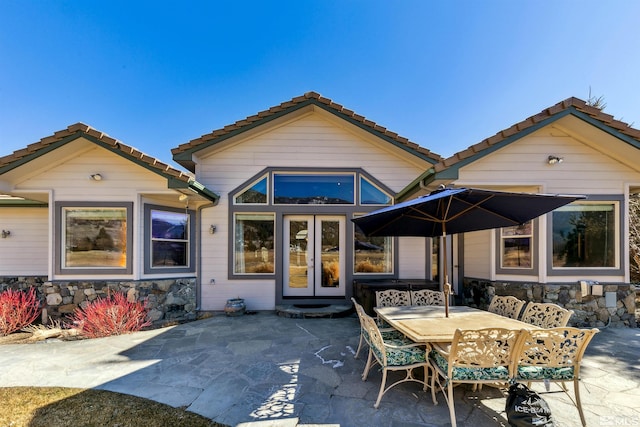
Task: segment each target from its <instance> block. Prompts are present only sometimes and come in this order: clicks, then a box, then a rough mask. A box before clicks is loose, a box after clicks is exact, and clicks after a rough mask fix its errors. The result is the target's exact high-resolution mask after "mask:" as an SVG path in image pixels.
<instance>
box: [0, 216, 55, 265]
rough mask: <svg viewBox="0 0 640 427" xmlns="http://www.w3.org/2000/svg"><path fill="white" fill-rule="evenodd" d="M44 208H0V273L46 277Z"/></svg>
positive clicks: (46, 236)
mask: <svg viewBox="0 0 640 427" xmlns="http://www.w3.org/2000/svg"><path fill="white" fill-rule="evenodd" d="M48 218H49V214H48V209H47V208H1V209H0V224H1V228H2V230H7V231H10V232H11V235H10V236H8V237H7V238H4V239H2V238H0V276H23V275H24V276H41V275H42V276H46V275H47V273H48V270H47V269H48V262H47V257H48V253H49V250H48V246H49V232H48V229H49V226H48V221H49V220H48Z"/></svg>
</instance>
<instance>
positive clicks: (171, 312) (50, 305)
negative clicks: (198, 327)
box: [0, 277, 197, 325]
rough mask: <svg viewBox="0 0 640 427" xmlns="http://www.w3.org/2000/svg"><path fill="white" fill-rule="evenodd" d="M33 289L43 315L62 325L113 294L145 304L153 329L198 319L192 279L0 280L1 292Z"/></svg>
mask: <svg viewBox="0 0 640 427" xmlns="http://www.w3.org/2000/svg"><path fill="white" fill-rule="evenodd" d="M32 286H35V287H36V289H37V295H38V298H39V299H40V301H41V302H42V308H43V312H45V313H46V315H47V316H48V317H49V319H51V320H62V321H64V320H65V318H66V317H67V316H68V315H69V314H71V313H72V312H73V311H74V310H75V309H76V307H84V306H86V305H87V304H88V303H89V302H91V301H93V300H95V299H96V298H98V297H106V296H107V295H108V294H109V293H113V292H123V293H125V294H126V295H127V298H128V299H129V300H130V301H131V300H133V299H134V298H135V299H136V300H138V301H147V306H148V308H149V314H148V316H147V318H148V319H149V320H150V321H151V322H153V324H154V325H162V324H163V323H169V322H176V321H187V320H195V319H196V316H197V313H196V279H195V278H180V279H160V280H137V281H117V280H113V281H111V280H78V281H72V280H65V281H53V282H49V281H47V278H46V277H0V292H1V291H4V290H5V289H27V288H29V287H32ZM45 310H46V311H45ZM43 318H44V317H43Z"/></svg>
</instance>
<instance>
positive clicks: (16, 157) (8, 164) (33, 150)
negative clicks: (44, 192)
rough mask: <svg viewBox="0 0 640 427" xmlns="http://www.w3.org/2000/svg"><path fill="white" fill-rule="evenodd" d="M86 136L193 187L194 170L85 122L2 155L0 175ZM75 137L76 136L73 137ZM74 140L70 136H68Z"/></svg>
mask: <svg viewBox="0 0 640 427" xmlns="http://www.w3.org/2000/svg"><path fill="white" fill-rule="evenodd" d="M74 136H75V137H81V136H86V137H88V139H89V140H93V141H97V142H100V143H102V144H104V145H106V146H107V148H109V149H111V150H113V151H115V152H117V153H118V154H121V155H122V156H123V157H125V158H127V159H129V160H131V161H134V162H136V163H138V164H141V165H142V166H145V167H147V168H148V169H150V170H152V171H154V172H156V173H159V174H160V175H162V176H164V177H166V178H167V179H174V180H177V181H179V182H183V183H184V184H186V185H185V187H187V188H191V187H193V184H194V183H196V184H197V182H196V181H195V178H194V176H193V175H192V174H191V173H188V172H183V171H181V170H178V169H175V168H173V167H171V166H169V165H168V164H166V163H163V162H161V161H160V160H158V159H156V158H155V157H152V156H149V155H147V154H145V153H143V152H141V151H139V150H137V149H136V148H134V147H131V146H129V145H126V144H124V143H122V142H121V141H118V140H117V139H114V138H112V137H110V136H109V135H107V134H106V133H103V132H100V131H99V130H96V129H94V128H92V127H91V126H89V125H86V124H84V123H76V124H73V125H70V126H68V127H67V128H66V129H62V130H59V131H57V132H54V134H53V135H50V136H47V137H44V138H42V139H41V140H40V141H38V142H34V143H33V144H29V145H27V147H25V148H23V149H21V150H16V151H14V152H13V153H12V154H9V155H7V156H4V157H0V174H1V173H4V172H6V171H7V170H10V169H12V164H15V166H18V165H21V164H23V163H26V162H28V161H29V160H31V159H33V158H35V157H38V156H39V155H41V154H44V153H45V152H47V151H48V150H47V149H50V148H53V147H52V146H54V145H55V144H57V143H61V142H63V141H64V140H65V139H67V138H71V137H74ZM72 139H75V138H72ZM69 140H71V139H69Z"/></svg>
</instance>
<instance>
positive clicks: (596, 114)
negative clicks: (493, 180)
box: [433, 97, 640, 173]
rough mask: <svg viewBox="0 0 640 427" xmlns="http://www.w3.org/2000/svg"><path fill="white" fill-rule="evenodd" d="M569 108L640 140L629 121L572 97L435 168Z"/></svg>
mask: <svg viewBox="0 0 640 427" xmlns="http://www.w3.org/2000/svg"><path fill="white" fill-rule="evenodd" d="M569 109H573V110H575V111H577V112H580V113H584V114H586V115H587V116H588V117H590V118H593V119H595V120H598V121H600V122H602V123H603V124H605V125H607V126H609V127H610V128H613V129H615V130H616V131H618V132H620V133H622V134H623V135H626V136H629V137H631V138H633V139H635V140H637V141H638V142H640V130H638V129H634V128H632V127H631V125H629V124H628V123H625V122H622V121H620V120H616V119H614V118H613V116H612V115H609V114H606V113H604V112H603V111H602V110H601V109H599V108H596V107H594V106H591V105H589V104H588V103H587V102H586V101H583V100H581V99H579V98H575V97H572V98H567V99H565V100H564V101H561V102H558V103H557V104H555V105H554V106H552V107H549V108H546V109H544V110H542V111H541V112H539V113H538V114H535V115H533V116H531V117H528V118H526V119H524V120H523V121H521V122H519V123H516V124H514V125H513V126H511V127H509V128H507V129H504V130H501V131H500V132H498V133H496V134H495V135H493V136H491V137H489V138H486V139H484V140H482V141H481V142H479V143H477V144H475V145H472V146H470V147H468V148H467V149H465V150H462V151H459V152H457V153H455V154H454V155H452V156H451V157H448V158H446V159H444V160H442V161H440V162H439V163H437V164H436V165H434V167H433V169H434V171H435V172H436V173H438V172H441V171H443V170H445V169H447V168H449V167H451V166H453V165H455V164H457V163H459V162H461V161H463V160H465V159H467V158H469V157H471V156H475V155H477V154H479V153H481V152H482V151H484V150H487V149H488V148H490V147H492V146H494V145H496V144H498V143H500V142H502V141H504V140H505V139H507V138H509V137H511V136H513V135H516V134H518V133H519V132H522V131H524V130H526V129H528V128H531V127H533V126H535V125H537V124H539V123H540V122H542V121H544V120H547V119H549V118H552V117H553V116H556V115H558V114H560V113H562V112H565V111H567V110H569Z"/></svg>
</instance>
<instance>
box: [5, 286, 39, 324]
mask: <svg viewBox="0 0 640 427" xmlns="http://www.w3.org/2000/svg"><path fill="white" fill-rule="evenodd" d="M39 314H40V302H39V301H38V299H37V298H36V289H35V288H29V290H28V291H26V292H24V291H14V290H11V289H7V290H6V291H4V292H0V336H5V335H9V334H10V333H12V332H15V331H19V330H20V329H22V328H24V327H27V326H29V325H30V324H31V323H33V321H34V320H36V318H37V317H38V315H39Z"/></svg>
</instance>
